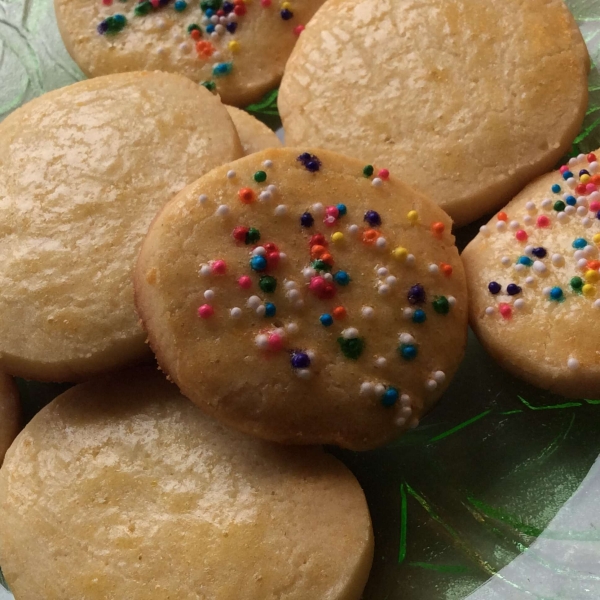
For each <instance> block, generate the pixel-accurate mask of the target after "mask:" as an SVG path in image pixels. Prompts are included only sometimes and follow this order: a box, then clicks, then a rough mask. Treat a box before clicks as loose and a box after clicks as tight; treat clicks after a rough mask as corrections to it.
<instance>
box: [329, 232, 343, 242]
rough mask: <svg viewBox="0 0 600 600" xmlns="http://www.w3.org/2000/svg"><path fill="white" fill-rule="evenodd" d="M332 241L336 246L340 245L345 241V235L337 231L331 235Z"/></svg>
mask: <svg viewBox="0 0 600 600" xmlns="http://www.w3.org/2000/svg"><path fill="white" fill-rule="evenodd" d="M331 241H332V242H334V243H335V244H339V243H340V242H343V241H344V234H343V233H342V232H341V231H336V232H335V233H333V234H332V235H331Z"/></svg>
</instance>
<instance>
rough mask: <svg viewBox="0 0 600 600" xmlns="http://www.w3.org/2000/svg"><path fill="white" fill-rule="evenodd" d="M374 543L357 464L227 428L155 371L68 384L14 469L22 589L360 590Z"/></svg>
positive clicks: (10, 565)
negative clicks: (351, 467)
mask: <svg viewBox="0 0 600 600" xmlns="http://www.w3.org/2000/svg"><path fill="white" fill-rule="evenodd" d="M372 557H373V538H372V530H371V520H370V517H369V511H368V508H367V503H366V501H365V497H364V494H363V492H362V490H361V488H360V485H359V484H358V482H357V481H356V479H355V478H354V476H353V475H352V474H351V473H350V471H348V469H346V467H344V465H342V463H340V462H339V461H338V460H337V459H335V458H334V457H332V456H330V455H328V454H325V453H324V452H323V451H322V450H321V449H320V448H303V449H297V448H285V447H282V446H278V445H274V444H267V443H264V442H260V441H258V440H254V439H252V438H250V437H247V436H245V435H243V434H240V433H237V432H233V431H231V430H229V429H226V428H224V427H223V426H221V425H219V424H218V423H216V422H215V421H213V420H212V419H209V418H207V417H206V416H204V415H203V414H202V413H201V411H199V410H198V409H197V408H196V407H195V406H194V405H193V404H192V403H191V402H189V401H188V400H186V399H185V398H183V397H182V396H181V395H180V394H179V393H178V390H177V388H176V387H175V386H174V385H172V384H170V383H168V382H167V381H166V380H165V379H164V377H163V376H161V375H159V374H158V373H157V372H156V371H155V372H151V371H150V370H147V371H144V370H142V371H138V372H130V373H121V374H117V375H113V376H112V377H111V378H106V379H105V380H101V381H95V382H88V383H85V384H82V385H79V386H77V387H75V388H72V389H71V390H69V391H68V392H66V393H65V394H63V395H62V396H59V397H58V398H57V399H56V400H55V401H54V402H52V403H51V404H50V405H48V406H47V407H46V408H44V409H43V410H42V411H41V412H40V413H39V414H38V415H37V416H36V417H35V418H34V419H33V421H31V423H29V425H27V427H26V428H25V429H24V431H23V432H22V433H21V435H20V436H19V437H18V439H17V441H16V442H15V444H14V445H13V446H12V448H11V449H10V451H9V453H8V454H7V457H6V462H5V464H4V467H3V468H2V470H1V471H0V561H1V564H2V570H3V572H4V575H5V576H6V580H7V582H8V584H9V585H10V587H11V589H12V590H13V592H14V594H15V596H16V597H17V598H19V600H34V599H37V598H44V599H45V600H64V599H65V598H86V600H104V599H106V598H127V599H128V600H153V599H157V600H159V599H160V600H164V598H199V597H202V598H210V599H211V600H230V599H232V598H243V599H244V600H277V599H280V598H286V599H287V600H305V599H306V598H315V599H316V598H319V599H324V600H358V599H359V598H360V597H361V593H362V590H363V587H364V585H365V583H366V580H367V577H368V574H369V570H370V567H371V561H372ZM198 594H201V596H198Z"/></svg>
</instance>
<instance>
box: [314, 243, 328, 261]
mask: <svg viewBox="0 0 600 600" xmlns="http://www.w3.org/2000/svg"><path fill="white" fill-rule="evenodd" d="M326 251H327V249H326V248H325V246H321V245H320V244H315V245H314V246H311V248H310V257H311V258H321V256H322V255H323V254H325V252H326Z"/></svg>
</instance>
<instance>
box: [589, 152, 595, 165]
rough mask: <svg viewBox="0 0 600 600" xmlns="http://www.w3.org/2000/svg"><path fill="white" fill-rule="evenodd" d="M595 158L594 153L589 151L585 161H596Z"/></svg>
mask: <svg viewBox="0 0 600 600" xmlns="http://www.w3.org/2000/svg"><path fill="white" fill-rule="evenodd" d="M596 160H597V159H596V155H595V154H594V153H593V152H590V153H589V154H588V155H587V161H588V162H589V163H593V162H596Z"/></svg>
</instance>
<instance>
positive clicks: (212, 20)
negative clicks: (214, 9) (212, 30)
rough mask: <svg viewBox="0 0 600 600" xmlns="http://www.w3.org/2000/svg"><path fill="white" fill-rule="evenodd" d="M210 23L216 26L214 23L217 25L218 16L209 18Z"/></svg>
mask: <svg viewBox="0 0 600 600" xmlns="http://www.w3.org/2000/svg"><path fill="white" fill-rule="evenodd" d="M210 22H211V23H213V24H216V23H218V22H219V16H218V15H213V16H212V17H211V18H210Z"/></svg>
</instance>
